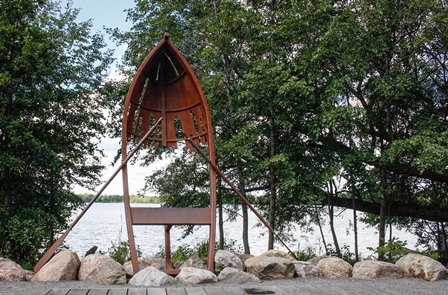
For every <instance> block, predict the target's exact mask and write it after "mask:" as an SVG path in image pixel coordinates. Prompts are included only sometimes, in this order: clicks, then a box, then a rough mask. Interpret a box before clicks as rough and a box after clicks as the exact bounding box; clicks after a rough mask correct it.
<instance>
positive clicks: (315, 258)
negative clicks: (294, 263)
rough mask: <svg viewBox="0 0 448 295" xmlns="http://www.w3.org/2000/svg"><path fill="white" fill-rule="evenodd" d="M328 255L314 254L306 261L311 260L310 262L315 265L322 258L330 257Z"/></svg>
mask: <svg viewBox="0 0 448 295" xmlns="http://www.w3.org/2000/svg"><path fill="white" fill-rule="evenodd" d="M330 257H331V256H326V255H322V256H316V257H313V258H311V259H310V260H308V262H311V263H312V264H314V265H315V266H317V265H318V264H319V262H320V261H321V260H322V259H326V258H330Z"/></svg>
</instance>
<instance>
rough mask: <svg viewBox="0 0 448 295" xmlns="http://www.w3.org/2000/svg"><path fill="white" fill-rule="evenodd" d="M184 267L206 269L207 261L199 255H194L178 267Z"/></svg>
mask: <svg viewBox="0 0 448 295" xmlns="http://www.w3.org/2000/svg"><path fill="white" fill-rule="evenodd" d="M184 267H193V268H199V269H207V263H206V262H205V261H204V260H203V259H202V258H200V257H198V256H196V255H194V256H191V257H190V258H188V260H187V261H185V262H184V263H183V264H182V265H181V267H180V268H179V269H183V268H184Z"/></svg>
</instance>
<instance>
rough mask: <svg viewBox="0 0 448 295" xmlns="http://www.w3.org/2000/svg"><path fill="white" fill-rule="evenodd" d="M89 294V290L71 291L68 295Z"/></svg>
mask: <svg viewBox="0 0 448 295" xmlns="http://www.w3.org/2000/svg"><path fill="white" fill-rule="evenodd" d="M87 293H89V289H71V290H70V292H68V293H67V295H86V294H87Z"/></svg>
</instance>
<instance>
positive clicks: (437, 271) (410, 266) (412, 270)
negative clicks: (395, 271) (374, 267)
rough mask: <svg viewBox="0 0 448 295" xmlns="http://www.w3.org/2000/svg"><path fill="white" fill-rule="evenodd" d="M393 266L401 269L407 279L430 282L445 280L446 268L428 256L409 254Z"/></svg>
mask: <svg viewBox="0 0 448 295" xmlns="http://www.w3.org/2000/svg"><path fill="white" fill-rule="evenodd" d="M395 265H396V266H398V267H401V268H402V269H403V274H404V275H405V276H407V277H417V278H421V279H424V280H427V281H430V282H433V281H437V280H444V279H445V278H446V268H445V267H444V266H443V265H442V264H441V263H440V262H438V261H437V260H434V259H432V258H430V257H428V256H424V255H420V254H415V253H410V254H407V255H406V256H403V257H401V258H400V259H399V260H398V261H397V262H396V263H395Z"/></svg>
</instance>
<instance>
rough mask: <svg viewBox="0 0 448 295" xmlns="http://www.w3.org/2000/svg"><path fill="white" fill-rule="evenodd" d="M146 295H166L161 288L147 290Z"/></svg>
mask: <svg viewBox="0 0 448 295" xmlns="http://www.w3.org/2000/svg"><path fill="white" fill-rule="evenodd" d="M146 295H166V291H165V289H162V288H148V289H146Z"/></svg>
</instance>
